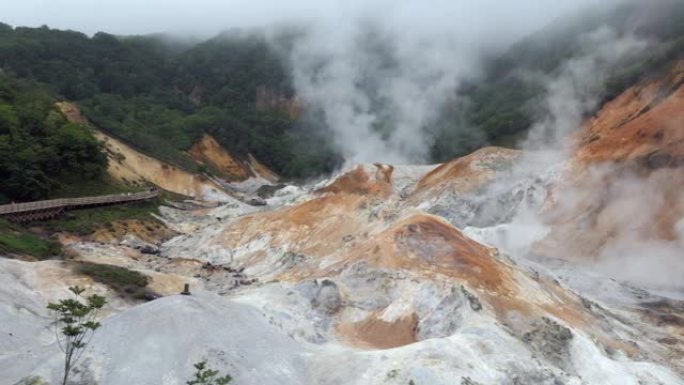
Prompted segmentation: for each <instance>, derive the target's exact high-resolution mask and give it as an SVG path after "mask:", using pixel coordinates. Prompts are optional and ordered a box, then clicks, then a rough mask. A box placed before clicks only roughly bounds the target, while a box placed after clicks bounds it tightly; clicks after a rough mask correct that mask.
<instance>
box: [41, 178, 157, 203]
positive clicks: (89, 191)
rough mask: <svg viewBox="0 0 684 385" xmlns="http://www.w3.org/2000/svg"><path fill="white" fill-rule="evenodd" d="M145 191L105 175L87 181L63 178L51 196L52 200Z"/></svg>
mask: <svg viewBox="0 0 684 385" xmlns="http://www.w3.org/2000/svg"><path fill="white" fill-rule="evenodd" d="M143 189H145V187H141V186H132V185H128V184H125V183H122V182H119V181H116V180H114V179H113V178H112V177H111V176H109V175H104V176H102V177H101V178H99V179H93V180H85V181H84V180H78V179H73V178H69V177H63V178H60V179H59V187H57V188H56V189H55V190H54V191H52V193H51V194H50V199H56V198H80V197H87V196H97V195H110V194H120V193H125V192H139V191H141V190H143Z"/></svg>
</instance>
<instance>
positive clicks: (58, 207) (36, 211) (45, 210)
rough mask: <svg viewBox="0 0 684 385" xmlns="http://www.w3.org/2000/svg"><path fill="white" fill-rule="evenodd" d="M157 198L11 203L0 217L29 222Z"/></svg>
mask: <svg viewBox="0 0 684 385" xmlns="http://www.w3.org/2000/svg"><path fill="white" fill-rule="evenodd" d="M157 196H159V191H158V190H152V191H143V192H138V193H123V194H114V195H101V196H96V197H84V198H63V199H50V200H45V201H35V202H26V203H11V204H7V205H0V216H3V217H7V218H9V219H11V220H13V221H17V222H30V221H35V220H41V219H49V218H54V217H56V216H58V215H59V214H61V213H62V212H63V211H65V210H73V209H79V208H87V207H94V206H106V205H114V204H123V203H128V202H136V201H143V200H148V199H153V198H156V197H157Z"/></svg>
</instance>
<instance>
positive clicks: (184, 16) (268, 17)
mask: <svg viewBox="0 0 684 385" xmlns="http://www.w3.org/2000/svg"><path fill="white" fill-rule="evenodd" d="M593 3H595V2H592V1H590V0H569V1H567V0H566V1H558V2H554V3H553V4H550V3H549V2H547V1H543V0H516V1H505V2H502V1H494V0H484V1H474V0H469V1H458V0H457V1H443V0H435V1H432V2H429V3H428V2H422V1H415V0H404V1H401V0H399V1H389V0H371V1H363V0H348V1H343V0H328V1H316V0H291V1H276V0H269V1H265V0H194V1H186V0H142V1H136V0H101V1H89V0H55V1H45V0H21V1H16V0H1V1H0V9H2V17H1V19H2V21H3V22H5V23H9V24H12V25H22V26H40V25H49V26H50V27H53V28H61V29H73V30H78V31H82V32H86V33H89V34H92V33H95V32H98V31H105V32H109V33H116V34H146V33H157V32H175V33H192V34H199V35H213V34H215V33H217V32H218V31H220V30H223V29H228V28H233V27H252V26H264V25H268V24H272V23H278V22H282V21H284V20H299V21H306V20H322V19H327V20H328V21H333V20H336V21H337V24H339V25H343V24H346V23H347V22H348V21H349V19H350V18H354V17H357V16H359V15H360V14H375V15H377V16H383V15H385V14H386V13H388V12H394V10H398V11H399V13H401V12H408V13H413V12H415V11H417V10H418V11H419V13H418V14H415V15H413V16H412V18H413V21H414V22H417V23H420V24H423V25H429V24H433V23H434V22H439V21H445V19H447V18H448V19H449V20H450V21H449V22H450V23H465V24H466V25H467V26H469V27H470V28H472V29H473V30H474V31H486V32H487V33H488V34H497V33H501V36H505V35H504V33H506V32H507V31H509V30H511V29H514V30H519V31H521V32H522V31H523V30H531V29H533V28H534V27H535V26H539V25H541V24H544V23H545V22H546V21H548V20H549V19H551V18H554V17H556V16H558V15H562V14H564V13H566V12H569V11H571V10H573V9H576V8H578V7H580V6H584V5H589V4H593ZM426 10H428V12H425V11H426ZM429 10H433V11H429ZM406 27H409V28H410V27H411V25H406ZM492 28H494V30H491V29H492Z"/></svg>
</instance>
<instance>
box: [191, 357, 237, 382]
mask: <svg viewBox="0 0 684 385" xmlns="http://www.w3.org/2000/svg"><path fill="white" fill-rule="evenodd" d="M195 369H197V371H196V372H195V378H193V379H192V380H190V381H188V382H186V384H187V385H226V384H228V383H229V382H231V381H232V380H233V378H232V377H231V376H229V375H228V374H226V375H225V376H223V377H217V376H218V374H219V372H218V370H211V369H207V361H200V362H198V363H196V364H195Z"/></svg>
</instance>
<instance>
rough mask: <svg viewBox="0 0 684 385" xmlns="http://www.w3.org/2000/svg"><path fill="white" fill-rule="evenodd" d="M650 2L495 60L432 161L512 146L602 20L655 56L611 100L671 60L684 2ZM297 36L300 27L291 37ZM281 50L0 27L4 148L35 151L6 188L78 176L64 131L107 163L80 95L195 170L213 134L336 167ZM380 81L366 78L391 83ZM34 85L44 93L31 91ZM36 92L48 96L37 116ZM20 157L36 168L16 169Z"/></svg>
mask: <svg viewBox="0 0 684 385" xmlns="http://www.w3.org/2000/svg"><path fill="white" fill-rule="evenodd" d="M643 7H644V5H643V4H638V3H629V4H626V5H623V6H621V7H620V8H618V9H617V10H614V9H613V10H611V11H610V12H608V11H606V12H605V13H593V14H592V15H591V16H590V17H588V16H587V15H586V14H585V13H582V14H581V15H576V17H568V18H564V19H563V20H559V21H558V22H557V23H553V25H551V26H549V27H548V28H547V29H545V30H543V31H540V32H539V33H537V34H534V35H532V36H530V37H529V38H527V39H525V40H523V41H521V42H520V43H518V44H516V45H515V46H513V47H512V48H510V49H509V50H508V51H507V52H505V53H504V54H503V55H500V56H498V57H494V58H490V59H489V60H487V61H486V63H485V64H486V66H485V68H486V70H485V76H483V77H482V78H480V79H472V80H471V81H469V82H468V83H467V84H464V85H462V86H461V87H460V89H458V90H454V92H455V94H457V95H458V96H459V97H457V98H455V99H454V100H456V102H455V103H451V102H450V103H447V104H446V105H445V106H442V107H443V108H442V111H443V113H442V114H441V116H440V117H439V118H438V119H437V120H436V121H434V122H433V123H432V124H431V126H430V127H424V129H425V130H426V134H429V135H431V136H432V137H433V139H434V144H433V145H432V148H431V152H430V154H431V159H428V160H427V161H435V162H436V161H445V160H448V159H451V158H454V157H456V156H459V155H463V154H464V153H467V152H469V151H472V150H474V149H476V148H478V147H480V146H482V145H484V144H487V143H495V144H503V145H515V142H516V140H517V139H519V138H520V137H521V136H522V135H524V133H525V132H526V131H527V130H528V128H529V127H530V125H531V124H532V123H533V122H534V121H535V119H537V118H538V116H537V115H536V110H535V108H532V107H533V106H534V105H535V104H538V102H539V101H540V100H541V99H542V98H543V97H544V92H545V88H544V84H543V81H541V80H539V79H542V78H544V77H545V76H553V75H554V74H555V73H557V72H558V71H559V67H560V65H561V63H563V62H565V61H566V60H567V59H568V58H571V57H573V56H574V55H576V54H577V53H578V52H579V51H580V48H581V44H582V41H581V37H582V36H583V35H584V34H586V33H587V32H591V31H593V30H596V29H597V28H599V27H601V26H607V27H609V28H611V29H612V30H614V31H616V32H617V33H618V34H621V33H631V34H633V35H634V36H637V37H639V38H643V39H645V40H648V41H650V42H651V44H652V47H651V48H650V49H649V50H648V52H647V53H646V55H643V56H640V57H637V58H636V59H633V60H631V61H630V62H626V63H620V65H619V66H615V68H612V69H611V71H610V74H609V75H610V76H609V77H608V79H607V81H606V82H605V84H599V85H597V88H598V91H599V93H600V94H601V95H602V96H603V97H604V98H605V99H608V98H610V97H612V96H615V95H616V94H618V93H619V92H620V91H622V90H624V89H625V88H627V87H629V86H631V85H633V84H634V83H636V82H638V81H639V80H641V79H643V78H645V77H648V76H651V75H653V74H657V73H658V72H659V71H661V70H663V69H666V68H668V67H669V66H670V65H671V64H672V63H673V62H674V61H675V60H676V59H678V58H681V57H682V53H683V51H684V50H683V47H684V3H681V2H679V1H661V2H659V3H658V5H657V6H652V7H651V6H649V7H650V8H649V12H645V11H644V10H645V9H644V8H643ZM663 15H664V16H663ZM286 34H287V33H286ZM296 38H297V36H296V33H295V34H293V35H292V36H286V38H284V39H283V40H287V39H296ZM279 49H280V50H279V51H276V50H275V49H274V47H272V46H271V45H269V43H268V42H267V41H266V39H265V38H264V37H263V35H262V34H260V33H258V32H245V31H242V32H240V31H233V32H230V33H223V34H220V35H218V36H216V37H214V38H212V39H209V40H207V41H204V42H196V43H189V42H184V41H178V40H173V39H171V38H169V37H166V36H163V35H151V36H133V37H119V36H113V35H109V34H106V33H97V34H95V35H94V36H92V37H89V36H87V35H85V34H82V33H79V32H73V31H60V30H54V29H50V28H48V27H42V28H24V27H17V28H12V27H10V26H8V25H4V24H0V69H1V70H2V73H3V74H4V75H3V76H2V78H1V79H2V87H3V95H2V103H3V105H2V107H0V108H2V109H1V110H0V111H1V112H2V119H3V121H2V128H1V129H2V130H3V131H2V132H0V135H2V137H1V138H2V139H1V141H0V145H4V146H10V147H11V148H22V149H23V148H27V150H26V151H24V152H21V151H19V152H18V151H13V152H7V150H6V149H5V150H1V149H0V154H3V159H2V162H3V165H2V166H1V167H2V168H1V169H0V170H1V171H0V172H2V173H3V174H2V175H7V178H8V179H7V182H6V183H4V186H3V188H2V191H1V192H2V193H3V194H4V195H5V196H6V198H5V199H27V198H36V197H44V196H48V195H49V191H50V190H51V188H52V187H50V186H54V185H55V184H56V182H55V180H56V177H55V176H54V175H57V174H60V173H68V172H69V170H70V168H69V167H72V165H73V164H75V163H74V162H73V161H70V160H69V159H72V158H73V157H70V155H66V154H63V153H62V151H63V150H64V151H68V149H63V148H60V147H58V146H59V145H60V144H59V143H60V142H59V138H53V136H55V135H56V136H58V137H60V135H61V136H65V135H67V136H68V135H71V136H77V135H82V136H81V137H80V139H81V143H82V144H83V146H85V147H87V148H88V151H83V152H81V155H80V156H82V157H83V156H85V157H89V158H88V159H82V158H81V159H79V160H78V163H80V164H82V165H88V170H86V172H85V173H82V174H81V175H82V176H83V177H90V176H92V175H95V174H97V173H98V172H101V169H102V168H103V164H104V160H103V159H102V157H101V156H100V155H99V154H96V151H95V150H94V149H95V148H96V144H95V143H93V142H92V139H91V138H90V137H89V136H88V134H87V133H84V132H85V131H78V130H79V129H80V128H76V127H75V126H66V127H67V128H68V129H64V130H57V131H55V130H54V127H55V126H60V127H61V126H63V125H64V121H63V120H62V118H61V117H59V114H58V113H56V112H54V111H53V108H52V107H51V103H53V102H54V101H55V100H59V99H64V100H70V101H76V102H78V104H79V105H80V106H81V108H82V110H83V112H84V113H85V115H86V116H87V117H88V118H89V119H90V120H91V121H92V122H94V123H95V124H96V125H97V126H98V127H99V128H101V129H103V130H105V131H107V132H108V133H109V134H112V135H113V136H116V137H118V138H120V139H123V140H124V141H126V142H127V143H129V144H131V145H132V146H134V147H136V148H137V149H139V150H142V151H143V152H145V153H148V154H150V155H152V156H154V157H156V158H159V159H162V160H165V161H168V162H171V163H173V164H176V165H178V166H180V167H182V168H185V169H186V170H188V171H195V170H197V168H198V166H197V163H196V162H195V161H193V160H192V159H191V158H190V157H189V156H188V155H187V150H188V149H189V148H190V147H191V146H192V145H193V144H194V143H195V142H197V140H198V139H199V138H201V137H202V135H203V134H204V133H210V134H212V135H213V136H214V137H215V138H216V139H217V140H218V141H219V142H220V144H221V145H223V146H224V147H225V148H227V149H228V150H229V151H231V153H233V154H235V155H236V156H238V157H240V156H242V157H246V155H247V154H248V153H251V154H253V155H254V156H255V157H256V158H257V159H259V160H260V161H261V162H263V163H265V164H266V165H267V166H269V167H270V168H271V169H273V170H275V171H276V172H277V173H279V174H280V175H282V176H284V177H289V178H303V177H309V176H313V175H317V174H321V173H325V172H329V171H331V170H332V169H333V168H334V167H336V166H337V165H339V163H340V161H341V159H339V156H337V155H336V152H335V150H334V148H333V145H332V143H331V140H330V139H329V138H327V137H326V132H327V131H326V127H324V123H323V122H324V119H319V118H315V117H316V113H317V112H316V111H308V110H307V108H306V107H307V106H301V105H299V104H298V103H299V102H298V100H297V99H296V95H295V90H294V88H293V84H292V81H291V79H290V75H289V74H290V71H289V69H288V68H287V59H286V56H287V55H282V53H283V52H282V51H283V50H285V51H286V50H287V44H284V45H283V47H279ZM378 52H382V50H378ZM390 62H391V61H390ZM530 74H533V75H534V76H530ZM20 79H21V80H20ZM372 80H373V79H369V81H368V82H367V84H368V86H369V87H370V86H373V84H375V85H376V86H377V85H378V84H381V82H373V81H372ZM27 93H34V94H36V95H39V96H37V97H30V98H29V97H25V95H26V94H27ZM22 95H24V96H22ZM27 99H33V101H32V102H30V103H31V105H34V106H39V107H36V108H37V109H35V110H31V111H33V112H32V113H33V114H34V115H31V116H30V117H29V116H28V115H27V114H29V113H28V112H26V111H27V108H26V107H25V106H26V104H27V103H29V102H27V101H26V100H27ZM380 108H381V107H380ZM388 114H390V112H388V111H384V112H383V111H380V112H378V116H384V117H387V119H386V121H385V122H380V123H379V124H377V125H376V126H377V129H378V130H392V125H393V124H395V123H396V122H393V120H392V118H391V116H387V115H388ZM31 119H33V120H31ZM38 121H40V122H41V123H40V124H38V123H35V122H38ZM31 122H34V123H31ZM37 126H40V127H42V128H40V129H38V128H35V127H37ZM48 126H49V127H50V128H46V127H48ZM10 127H13V128H12V129H13V130H14V131H11V129H10ZM50 130H52V131H50ZM10 132H13V133H12V134H10ZM8 135H9V136H8ZM29 137H35V139H36V140H27V139H26V138H29ZM70 142H71V141H70ZM26 143H31V145H30V146H29V145H27V144H26ZM35 146H38V147H40V148H41V149H44V148H48V149H51V151H53V152H54V153H55V154H56V155H55V156H56V157H65V159H66V160H64V161H63V162H59V166H55V165H53V164H52V163H50V164H46V162H45V159H47V158H50V159H55V156H52V155H49V156H48V155H45V151H43V150H39V149H37V148H36V147H35ZM29 150H30V151H29ZM5 154H8V155H5ZM22 162H27V163H26V164H28V165H29V166H27V167H26V168H23V169H22V170H21V171H11V170H17V168H16V167H17V166H16V164H20V163H22ZM70 162H71V163H70ZM12 167H14V168H12ZM50 167H52V168H54V167H58V169H51V168H50ZM32 170H37V171H35V172H34V171H32ZM57 170H58V171H59V172H56V171H57ZM47 175H50V177H47ZM57 179H58V178H57ZM19 185H23V186H32V187H25V188H24V189H25V190H26V191H30V193H26V192H24V193H21V192H18V191H15V190H16V189H17V187H12V186H19ZM22 194H24V195H22ZM27 194H28V195H27Z"/></svg>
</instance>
